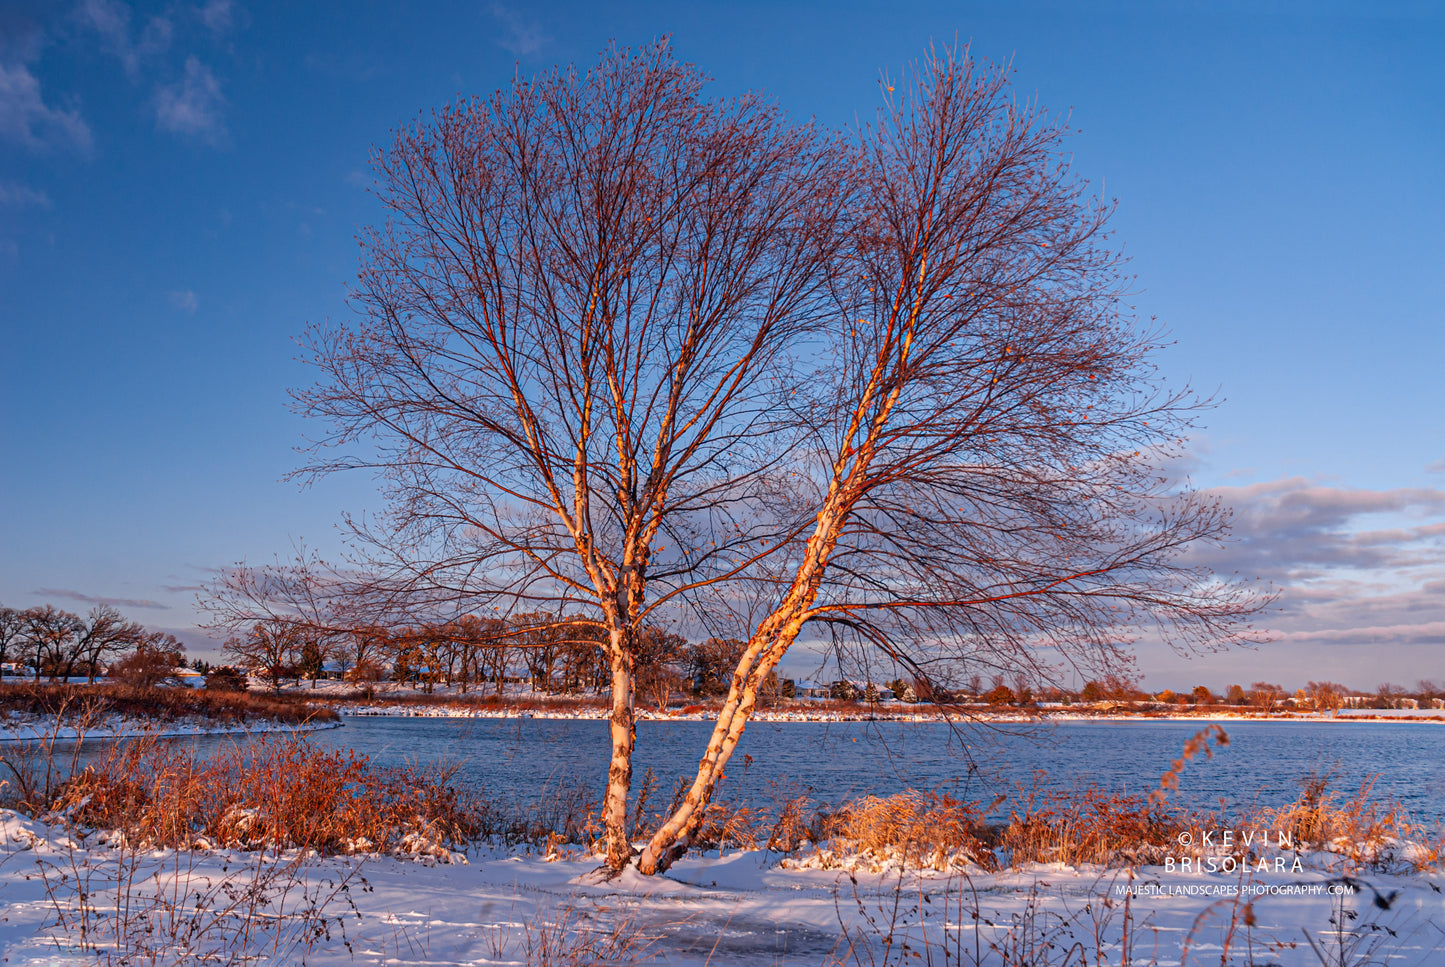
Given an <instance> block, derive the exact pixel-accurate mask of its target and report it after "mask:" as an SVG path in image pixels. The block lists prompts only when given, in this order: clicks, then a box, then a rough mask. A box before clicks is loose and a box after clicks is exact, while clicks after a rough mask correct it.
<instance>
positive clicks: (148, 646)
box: [106, 632, 186, 688]
mask: <svg viewBox="0 0 1445 967" xmlns="http://www.w3.org/2000/svg"><path fill="white" fill-rule="evenodd" d="M185 663H186V646H185V645H183V644H181V642H180V641H179V640H177V639H176V637H175V635H171V634H166V633H164V632H151V633H148V634H145V633H143V634H141V635H139V636H137V637H136V638H135V648H134V649H132V650H131V651H130V652H129V653H127V654H125V655H124V656H122V657H121V658H120V660H119V661H117V662H116V663H115V664H113V665H111V666H110V669H109V670H108V671H107V673H106V674H107V676H108V677H110V678H113V679H115V680H116V681H119V682H124V683H125V684H127V685H134V686H136V687H138V688H154V687H155V686H156V685H159V684H161V683H162V682H165V681H170V680H173V679H174V678H175V677H176V669H177V668H178V667H180V666H183V665H184V664H185Z"/></svg>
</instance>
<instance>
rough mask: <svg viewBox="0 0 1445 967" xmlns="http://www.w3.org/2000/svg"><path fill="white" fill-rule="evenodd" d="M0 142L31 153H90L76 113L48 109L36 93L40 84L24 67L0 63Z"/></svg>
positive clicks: (85, 129)
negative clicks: (56, 150)
mask: <svg viewBox="0 0 1445 967" xmlns="http://www.w3.org/2000/svg"><path fill="white" fill-rule="evenodd" d="M0 139H3V140H6V141H14V142H17V143H19V144H22V145H24V146H25V147H27V148H29V149H31V150H43V149H46V148H78V149H80V150H82V151H88V150H90V144H91V139H90V127H89V125H87V124H86V123H85V121H84V119H83V118H81V116H80V112H79V111H77V110H74V109H69V110H66V109H63V108H56V107H51V106H50V105H48V104H46V103H45V98H44V97H43V96H42V95H41V93H40V80H39V79H38V78H37V77H36V76H35V75H34V74H32V73H30V68H29V67H27V66H25V65H24V64H12V65H6V64H3V63H0Z"/></svg>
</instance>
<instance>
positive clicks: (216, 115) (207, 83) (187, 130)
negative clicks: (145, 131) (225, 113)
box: [156, 57, 226, 144]
mask: <svg viewBox="0 0 1445 967" xmlns="http://www.w3.org/2000/svg"><path fill="white" fill-rule="evenodd" d="M224 104H225V98H223V97H222V96H221V85H220V83H219V82H218V81H217V80H216V77H215V75H214V74H212V73H211V69H210V68H209V67H207V66H206V65H205V64H202V63H201V62H200V61H199V60H197V59H196V58H195V57H187V58H186V76H185V77H184V78H183V79H182V80H180V81H177V82H176V83H174V84H168V85H166V86H165V87H162V88H161V89H160V90H159V91H157V92H156V127H158V128H160V129H161V130H163V131H170V132H171V133H172V134H178V135H181V136H182V137H189V138H195V139H197V140H200V141H204V142H206V143H208V144H217V143H219V141H220V140H221V139H222V138H223V137H224V136H225V134H226V128H225V124H224V122H223V121H222V119H221V108H222V106H223V105H224Z"/></svg>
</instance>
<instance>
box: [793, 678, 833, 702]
mask: <svg viewBox="0 0 1445 967" xmlns="http://www.w3.org/2000/svg"><path fill="white" fill-rule="evenodd" d="M828 694H829V688H828V686H827V685H820V684H818V683H817V682H815V681H812V680H811V679H807V678H799V679H797V680H796V681H794V682H793V697H794V698H827V697H828Z"/></svg>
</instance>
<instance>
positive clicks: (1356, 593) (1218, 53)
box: [0, 0, 1445, 688]
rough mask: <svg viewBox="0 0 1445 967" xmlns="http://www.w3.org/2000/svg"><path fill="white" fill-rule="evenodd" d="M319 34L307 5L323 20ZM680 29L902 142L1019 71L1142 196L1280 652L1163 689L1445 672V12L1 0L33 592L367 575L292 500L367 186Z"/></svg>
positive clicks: (802, 103)
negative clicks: (311, 565) (297, 410)
mask: <svg viewBox="0 0 1445 967" xmlns="http://www.w3.org/2000/svg"><path fill="white" fill-rule="evenodd" d="M302 7H304V9H301V8H302ZM664 33H667V34H671V36H672V38H673V45H674V47H675V49H676V50H677V52H678V54H679V56H680V57H682V58H683V59H686V60H691V61H694V62H696V63H698V64H700V65H701V66H702V67H704V68H705V69H706V70H707V71H709V72H710V73H711V74H712V75H713V77H714V78H715V86H714V89H715V91H716V92H717V93H719V94H728V93H734V92H740V91H743V90H747V89H762V90H764V91H766V92H768V93H770V94H771V95H772V96H774V97H775V98H777V99H778V101H779V102H781V104H782V105H783V106H784V107H785V108H786V109H787V110H789V111H790V112H791V113H793V114H794V115H795V116H799V117H807V116H810V115H811V116H816V117H817V118H818V119H819V120H820V121H822V122H824V123H827V124H831V125H845V124H848V123H851V122H852V121H853V120H854V119H855V118H858V117H863V118H867V117H868V116H869V114H870V113H871V111H872V110H873V108H874V106H875V104H876V103H877V80H878V76H879V71H880V70H891V71H893V72H895V73H896V72H897V71H898V70H899V68H900V67H902V66H903V65H904V64H905V63H907V62H909V61H911V60H913V59H915V58H917V57H918V56H919V55H920V54H921V53H922V52H923V51H924V50H925V49H926V47H927V45H928V44H929V43H930V42H934V43H939V44H947V43H951V42H953V41H954V40H955V39H958V40H960V41H964V42H971V44H972V50H973V53H974V54H975V55H977V56H981V57H984V58H988V59H990V60H994V61H1010V62H1011V63H1012V65H1013V67H1014V70H1015V74H1014V85H1015V89H1016V91H1017V93H1018V94H1019V96H1021V97H1030V98H1032V97H1037V99H1038V100H1039V101H1040V102H1041V103H1042V104H1043V105H1045V106H1046V107H1048V108H1050V109H1051V110H1055V111H1059V112H1071V117H1072V122H1073V125H1074V127H1076V128H1077V129H1078V130H1079V132H1080V133H1079V134H1078V135H1077V136H1076V137H1074V138H1073V139H1072V142H1071V146H1072V149H1073V151H1074V152H1075V154H1074V164H1075V168H1076V170H1077V171H1078V173H1079V174H1080V175H1081V176H1082V177H1084V178H1086V179H1088V180H1089V181H1090V183H1091V184H1093V185H1095V186H1097V187H1098V188H1099V190H1100V191H1101V192H1103V193H1104V194H1105V195H1107V196H1109V197H1115V198H1117V199H1118V204H1119V207H1118V213H1117V216H1116V218H1115V219H1114V222H1113V227H1114V229H1115V230H1116V232H1117V238H1118V240H1119V241H1120V243H1121V244H1122V245H1123V246H1124V250H1125V252H1126V253H1128V254H1129V255H1130V257H1131V258H1132V267H1133V270H1134V272H1136V273H1137V275H1138V281H1137V290H1138V298H1137V306H1138V309H1139V312H1140V313H1141V314H1142V315H1143V316H1145V317H1148V316H1155V317H1157V319H1158V320H1159V322H1160V323H1161V324H1162V325H1163V326H1165V327H1166V328H1167V329H1168V330H1169V331H1170V333H1171V334H1172V338H1173V339H1174V340H1175V344H1174V345H1173V346H1172V347H1170V349H1169V351H1168V352H1167V353H1165V354H1164V355H1163V356H1161V358H1160V360H1159V362H1160V365H1161V368H1162V370H1163V371H1164V372H1165V373H1166V374H1167V375H1168V377H1169V379H1170V380H1171V382H1172V381H1184V380H1188V381H1191V382H1192V383H1193V384H1194V385H1196V386H1197V387H1199V388H1201V389H1203V390H1205V391H1207V392H1211V393H1213V392H1217V393H1218V395H1219V397H1220V398H1221V403H1220V405H1219V406H1218V407H1217V408H1216V409H1215V410H1213V411H1212V412H1210V413H1209V414H1208V415H1207V416H1206V418H1205V421H1204V422H1205V423H1206V424H1207V427H1206V429H1205V430H1204V431H1203V432H1201V433H1200V435H1199V436H1198V437H1197V438H1196V439H1195V441H1194V446H1193V449H1194V454H1195V464H1194V466H1193V479H1194V482H1195V483H1196V484H1197V485H1199V486H1201V487H1218V488H1222V491H1223V493H1224V494H1225V496H1226V497H1227V498H1228V499H1229V500H1230V501H1231V502H1232V503H1234V505H1235V506H1236V507H1237V508H1238V509H1239V512H1240V526H1239V529H1238V534H1239V541H1238V542H1237V543H1236V544H1233V545H1231V546H1230V547H1229V548H1227V549H1225V550H1224V551H1222V552H1217V553H1215V554H1213V555H1212V556H1211V560H1212V561H1213V563H1215V564H1216V565H1217V566H1219V567H1221V568H1223V569H1227V570H1233V569H1234V568H1236V567H1237V568H1239V569H1241V570H1242V571H1243V572H1245V573H1247V574H1251V575H1253V574H1258V575H1259V576H1260V577H1262V578H1264V579H1266V580H1268V581H1272V582H1273V583H1274V584H1275V585H1277V586H1279V587H1280V588H1282V589H1283V592H1284V593H1283V597H1282V601H1281V610H1280V611H1279V612H1278V613H1277V614H1276V615H1275V616H1273V617H1272V618H1271V619H1270V621H1269V624H1270V625H1271V626H1272V627H1274V628H1275V629H1277V631H1278V633H1279V637H1280V641H1279V642H1278V643H1277V644H1275V645H1272V646H1269V647H1267V648H1264V649H1261V650H1260V651H1258V652H1255V653H1251V654H1246V655H1237V654H1236V655H1230V656H1214V657H1202V658H1194V659H1192V660H1187V661H1186V660H1183V659H1179V658H1176V657H1173V656H1171V655H1169V654H1167V653H1163V652H1158V651H1155V650H1152V649H1144V651H1143V653H1142V655H1141V663H1140V664H1141V670H1143V671H1144V672H1145V673H1146V674H1147V678H1146V679H1145V682H1146V684H1147V685H1151V686H1153V687H1156V688H1162V687H1164V686H1166V685H1175V686H1178V685H1191V684H1193V683H1195V682H1204V683H1206V684H1211V685H1214V686H1216V687H1219V686H1222V685H1224V684H1227V683H1228V682H1231V681H1245V682H1246V683H1248V682H1249V681H1253V680H1255V679H1268V680H1271V681H1280V682H1281V683H1283V684H1287V685H1291V686H1293V685H1298V684H1303V683H1304V681H1305V680H1307V679H1320V678H1331V679H1337V680H1341V681H1344V682H1347V683H1351V684H1356V685H1358V686H1360V687H1373V686H1374V685H1376V684H1378V683H1379V682H1381V681H1385V680H1390V681H1395V682H1398V683H1401V684H1407V685H1408V684H1413V683H1414V682H1415V680H1417V679H1419V678H1433V679H1445V420H1442V419H1441V414H1442V413H1445V380H1442V379H1441V377H1440V373H1441V368H1442V363H1445V334H1442V333H1445V326H1442V322H1445V319H1442V315H1445V310H1442V308H1441V307H1442V305H1445V243H1442V235H1441V227H1442V225H1445V187H1442V183H1441V180H1440V173H1441V171H1442V169H1445V164H1442V156H1445V71H1442V70H1441V69H1440V67H1439V51H1440V50H1441V49H1442V47H1445V14H1442V13H1441V12H1440V9H1439V8H1438V7H1437V6H1436V5H1435V4H1431V3H1419V4H1408V3H1401V4H1372V3H1359V4H1328V3H1317V2H1303V3H1142V2H1141V3H1089V4H1076V3H1017V4H1002V3H992V4H983V3H957V2H956V3H931V4H930V3H920V4H887V5H885V4H867V5H861V4H824V3H811V4H802V3H792V4H788V3H716V4H695V5H680V4H671V3H656V4H648V3H627V4H585V3H576V4H572V3H567V4H553V5H548V6H545V7H542V6H537V7H523V6H521V5H507V4H489V3H467V4H462V3H425V4H423V3H413V4H392V5H382V4H364V5H362V4H335V5H332V6H330V7H329V8H327V7H322V6H320V5H293V4H280V3H272V4H263V3H258V2H242V0H233V2H229V3H228V2H224V0H211V2H209V3H205V4H201V5H197V4H195V3H186V2H173V3H158V4H150V3H131V4H128V3H125V2H122V0H85V2H83V3H70V2H35V3H29V2H25V0H21V2H18V3H17V2H15V0H6V2H4V3H0V360H3V368H0V416H3V418H0V454H3V457H0V602H3V603H5V604H8V605H11V606H29V605H32V604H38V603H42V602H47V601H49V602H53V603H55V604H57V605H60V606H64V607H70V608H72V609H75V610H83V609H84V608H86V607H88V606H89V605H88V602H89V601H92V600H105V601H112V602H115V603H117V604H118V605H119V606H120V607H121V608H122V610H123V611H125V612H126V613H127V614H128V615H129V616H130V617H133V618H135V619H137V620H141V621H144V622H145V623H147V624H149V625H152V626H154V627H158V628H166V629H172V630H178V631H181V632H183V633H184V634H183V637H187V638H188V640H190V641H191V642H192V647H193V650H196V651H198V653H204V647H205V644H204V641H203V639H202V638H201V637H199V636H198V635H196V634H194V633H193V632H192V631H190V630H189V629H192V628H193V626H194V624H195V620H196V617H195V614H194V610H193V599H194V591H193V590H192V589H193V588H194V587H195V586H196V585H198V584H199V583H200V582H201V581H202V580H204V579H205V577H206V575H207V574H208V572H209V569H213V568H216V567H220V566H224V565H227V564H230V563H232V562H235V561H237V560H241V559H243V558H244V559H248V560H250V561H252V562H260V561H266V560H269V559H270V558H271V556H272V555H273V554H276V553H285V552H286V551H287V549H288V548H289V547H290V545H291V543H292V542H293V541H294V540H297V539H301V538H304V539H305V540H306V541H307V543H308V544H310V545H312V546H315V547H317V548H318V549H320V550H321V551H323V552H331V551H334V550H335V549H336V548H337V546H338V541H337V534H336V530H335V523H336V521H337V518H338V516H339V512H340V511H341V510H342V509H348V510H361V509H364V508H366V507H367V506H369V505H371V504H372V503H373V502H374V501H373V497H372V487H371V482H370V481H369V480H366V479H364V478H360V477H354V478H349V479H336V480H332V481H328V482H325V483H323V484H322V485H320V486H318V487H316V488H314V489H311V490H308V491H305V492H301V491H299V490H298V489H297V487H296V485H295V484H292V483H288V482H284V481H282V480H281V478H282V477H283V476H284V475H285V474H286V472H287V471H288V470H290V469H291V468H292V467H293V466H295V464H296V462H297V456H296V454H294V453H293V452H292V449H291V448H292V447H293V446H294V445H295V444H296V443H297V442H298V441H299V440H300V439H301V437H302V435H303V434H304V433H305V431H306V427H305V426H304V425H303V422H302V421H301V420H300V419H299V418H297V417H295V416H293V415H292V414H291V413H290V412H289V411H288V409H287V395H286V391H287V388H288V387H291V386H298V385H302V384H304V383H306V382H307V381H308V374H307V372H306V371H305V368H304V367H303V366H301V365H300V364H299V363H297V362H296V361H295V358H294V357H295V355H296V347H295V345H294V343H293V342H292V340H293V337H295V336H296V335H297V334H299V333H300V332H301V331H302V329H303V327H304V326H305V325H306V323H307V322H309V321H315V320H322V319H325V318H328V317H330V318H344V317H345V316H346V315H347V313H348V310H347V307H346V301H345V300H346V286H347V283H348V281H349V280H350V279H351V278H353V277H354V274H355V271H356V243H355V234H356V232H357V230H358V228H360V227H361V226H364V225H366V224H368V223H370V222H372V221H375V220H377V219H378V218H380V217H381V213H380V209H379V206H378V205H377V204H376V203H375V202H374V200H373V199H372V198H371V197H370V196H369V195H368V193H367V191H366V186H367V184H368V182H369V177H370V176H369V174H368V169H367V156H368V152H369V150H370V148H371V146H372V145H374V144H379V143H382V142H384V141H385V140H386V139H387V137H388V132H389V131H391V130H392V129H393V128H394V127H396V126H397V125H399V124H402V123H405V122H408V121H410V120H412V119H414V118H415V117H417V116H418V115H419V114H421V113H422V112H425V111H429V110H430V109H432V108H434V107H437V106H440V105H442V104H444V103H446V102H447V101H449V100H450V99H452V98H454V97H455V96H456V95H457V94H458V93H465V94H485V93H489V92H490V91H492V90H494V89H495V88H497V87H498V86H501V85H503V84H505V83H506V82H507V81H508V80H509V79H510V77H511V76H512V74H513V72H514V71H516V70H521V71H522V72H523V73H524V74H529V73H533V72H535V71H538V70H542V69H545V68H547V67H550V66H551V65H553V64H556V63H567V62H575V63H578V64H579V65H584V66H585V65H587V64H590V63H591V62H592V61H593V60H595V58H596V55H597V53H598V51H599V50H601V49H602V48H603V47H604V46H605V45H606V44H607V43H608V41H609V40H613V39H615V40H617V41H618V42H620V43H623V44H634V45H635V44H642V43H645V42H648V41H650V40H653V39H655V38H656V37H657V36H659V35H661V34H664Z"/></svg>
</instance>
